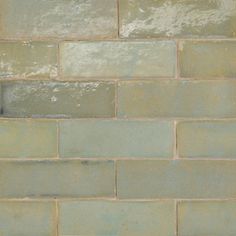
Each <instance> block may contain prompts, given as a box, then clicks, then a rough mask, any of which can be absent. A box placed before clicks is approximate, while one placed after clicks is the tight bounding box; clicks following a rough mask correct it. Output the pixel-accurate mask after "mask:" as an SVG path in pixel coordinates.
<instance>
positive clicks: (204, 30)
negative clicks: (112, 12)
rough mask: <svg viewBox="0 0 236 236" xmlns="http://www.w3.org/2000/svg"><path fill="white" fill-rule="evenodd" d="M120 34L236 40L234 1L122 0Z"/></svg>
mask: <svg viewBox="0 0 236 236" xmlns="http://www.w3.org/2000/svg"><path fill="white" fill-rule="evenodd" d="M119 2H120V11H119V12H120V35H121V36H122V37H125V38H144V37H209V38H212V37H216V38H217V37H221V38H224V37H235V36H236V2H235V1H234V0H222V1H221V0H216V1H212V0H198V1H196V0H169V1H166V0H145V1H143V0H135V1H133V0H120V1H119Z"/></svg>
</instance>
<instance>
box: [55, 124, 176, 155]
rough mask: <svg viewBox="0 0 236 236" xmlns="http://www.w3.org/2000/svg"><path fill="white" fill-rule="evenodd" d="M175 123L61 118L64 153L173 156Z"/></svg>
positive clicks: (61, 150) (61, 137)
mask: <svg viewBox="0 0 236 236" xmlns="http://www.w3.org/2000/svg"><path fill="white" fill-rule="evenodd" d="M173 140H174V127H173V124H172V122H166V121H163V122H161V121H134V120H133V121H132V120H130V121H125V120H115V121H113V120H74V121H71V120H67V121H62V122H60V148H59V149H60V156H62V157H111V158H112V157H153V158H159V157H164V158H168V157H172V155H173V146H174V144H173V143H174V141H173Z"/></svg>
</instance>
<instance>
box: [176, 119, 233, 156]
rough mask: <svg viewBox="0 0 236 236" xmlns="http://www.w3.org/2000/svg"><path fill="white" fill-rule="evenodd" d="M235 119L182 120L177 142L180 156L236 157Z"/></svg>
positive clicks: (178, 127)
mask: <svg viewBox="0 0 236 236" xmlns="http://www.w3.org/2000/svg"><path fill="white" fill-rule="evenodd" d="M235 140H236V122H235V121H199V122H198V121H194V122H180V123H179V124H178V126H177V144H178V152H179V155H180V157H190V158H191V157H193V158H194V157H196V158H197V157H200V158H201V157H212V158H236V145H235Z"/></svg>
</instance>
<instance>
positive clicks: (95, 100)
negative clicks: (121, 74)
mask: <svg viewBox="0 0 236 236" xmlns="http://www.w3.org/2000/svg"><path fill="white" fill-rule="evenodd" d="M2 88H3V109H4V115H5V116H9V117H112V116H114V114H115V84H114V83H112V82H96V81H93V82H45V81H31V82H5V83H3V85H2Z"/></svg>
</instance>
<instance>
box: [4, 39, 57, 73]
mask: <svg viewBox="0 0 236 236" xmlns="http://www.w3.org/2000/svg"><path fill="white" fill-rule="evenodd" d="M56 76H57V45H56V44H54V43H49V42H0V78H8V77H12V78H36V77H40V78H53V77H56Z"/></svg>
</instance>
